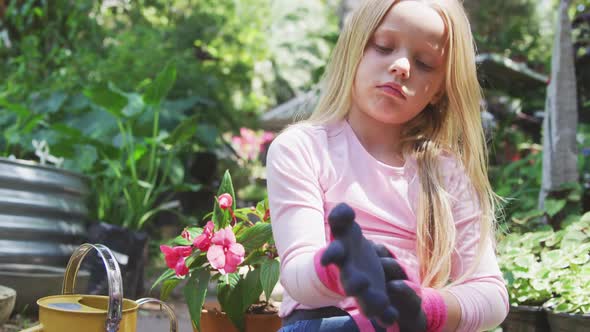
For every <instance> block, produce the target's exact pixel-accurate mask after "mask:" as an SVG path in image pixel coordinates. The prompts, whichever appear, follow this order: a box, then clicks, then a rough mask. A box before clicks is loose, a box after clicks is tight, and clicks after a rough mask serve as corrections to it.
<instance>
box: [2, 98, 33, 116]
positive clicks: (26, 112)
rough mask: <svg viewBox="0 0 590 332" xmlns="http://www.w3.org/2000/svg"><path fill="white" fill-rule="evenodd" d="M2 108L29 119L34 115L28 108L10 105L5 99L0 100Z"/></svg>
mask: <svg viewBox="0 0 590 332" xmlns="http://www.w3.org/2000/svg"><path fill="white" fill-rule="evenodd" d="M0 106H1V107H4V108H5V109H7V110H8V111H10V112H12V113H14V114H16V115H17V116H20V117H27V116H29V115H30V114H31V113H32V112H31V111H30V110H29V109H28V108H26V107H24V106H22V105H19V104H13V103H10V102H8V101H7V100H6V99H4V98H0Z"/></svg>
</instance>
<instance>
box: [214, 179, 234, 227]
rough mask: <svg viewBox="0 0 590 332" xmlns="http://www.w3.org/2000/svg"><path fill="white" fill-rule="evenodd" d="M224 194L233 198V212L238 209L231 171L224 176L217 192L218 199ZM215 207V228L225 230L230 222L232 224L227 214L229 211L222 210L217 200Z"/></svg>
mask: <svg viewBox="0 0 590 332" xmlns="http://www.w3.org/2000/svg"><path fill="white" fill-rule="evenodd" d="M222 194H230V195H231V197H232V207H231V208H232V210H235V209H236V195H235V191H234V185H233V183H232V180H231V175H230V174H229V171H227V170H226V171H225V173H224V174H223V179H222V180H221V185H219V190H218V191H217V197H219V196H220V195H222ZM214 204H215V205H214V207H213V218H212V219H213V223H214V224H215V228H216V229H221V228H225V227H226V226H227V225H228V224H229V222H230V218H229V213H227V211H224V210H222V209H221V208H220V207H219V203H218V202H217V200H215V203H214Z"/></svg>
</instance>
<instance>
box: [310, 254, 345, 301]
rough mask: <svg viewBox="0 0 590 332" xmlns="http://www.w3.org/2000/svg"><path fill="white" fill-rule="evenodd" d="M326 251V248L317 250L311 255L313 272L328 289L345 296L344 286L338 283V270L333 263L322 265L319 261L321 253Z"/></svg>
mask: <svg viewBox="0 0 590 332" xmlns="http://www.w3.org/2000/svg"><path fill="white" fill-rule="evenodd" d="M324 251H326V248H323V249H320V250H318V252H316V253H315V255H314V256H313V265H314V267H315V272H316V273H317V275H318V277H319V278H320V281H321V282H322V284H324V286H326V287H327V288H328V289H329V290H331V291H333V292H335V293H338V294H340V295H342V296H346V294H345V293H344V288H342V285H341V284H340V270H339V269H338V267H337V266H336V265H334V264H329V265H328V266H323V265H322V263H321V259H322V255H323V254H324Z"/></svg>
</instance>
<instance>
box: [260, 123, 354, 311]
mask: <svg viewBox="0 0 590 332" xmlns="http://www.w3.org/2000/svg"><path fill="white" fill-rule="evenodd" d="M313 133H314V132H313V131H312V132H311V133H310V132H308V130H304V129H301V128H297V127H296V128H290V129H289V130H287V131H285V132H283V133H282V134H281V135H279V136H278V137H277V138H276V139H275V140H274V141H273V143H272V144H271V146H270V148H269V151H268V155H267V164H266V166H267V187H268V198H269V205H270V214H271V220H272V230H273V236H274V239H275V244H276V247H277V250H278V253H279V257H280V258H281V273H280V278H281V284H282V286H283V287H284V288H285V291H286V292H287V293H288V294H289V296H290V297H291V298H293V299H294V300H295V301H297V302H298V303H301V304H303V305H305V306H308V307H312V308H316V307H323V306H333V305H336V304H338V303H339V302H340V301H341V300H342V299H344V296H343V295H340V294H338V293H337V292H334V291H333V290H330V289H329V288H328V287H326V285H324V283H322V281H321V280H320V278H319V276H318V274H317V273H316V266H315V264H314V257H315V255H316V253H317V252H318V251H319V250H320V249H321V248H324V247H325V246H326V232H325V228H324V227H325V225H324V207H323V204H324V203H323V191H322V189H321V186H320V182H319V177H320V171H321V165H320V164H319V160H320V159H321V158H320V153H321V151H320V149H321V148H322V146H321V144H322V143H321V142H318V139H317V138H316V137H314V136H312V134H313Z"/></svg>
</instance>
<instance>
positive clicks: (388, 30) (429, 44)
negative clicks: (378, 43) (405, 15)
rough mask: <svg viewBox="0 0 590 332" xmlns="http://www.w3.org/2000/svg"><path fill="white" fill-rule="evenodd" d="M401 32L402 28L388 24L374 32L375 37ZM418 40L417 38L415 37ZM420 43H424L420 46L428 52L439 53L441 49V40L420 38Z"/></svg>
mask: <svg viewBox="0 0 590 332" xmlns="http://www.w3.org/2000/svg"><path fill="white" fill-rule="evenodd" d="M400 32H401V30H400V29H398V28H396V27H392V26H387V27H383V26H381V27H379V28H377V30H375V33H374V34H373V37H376V36H380V37H387V36H388V35H390V34H392V35H396V34H399V33H400ZM414 40H416V39H414ZM420 40H421V41H420V44H422V45H421V46H423V47H420V48H421V49H424V50H426V51H428V52H434V53H435V54H436V55H438V54H439V53H440V51H441V44H440V41H435V40H427V39H420Z"/></svg>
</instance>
